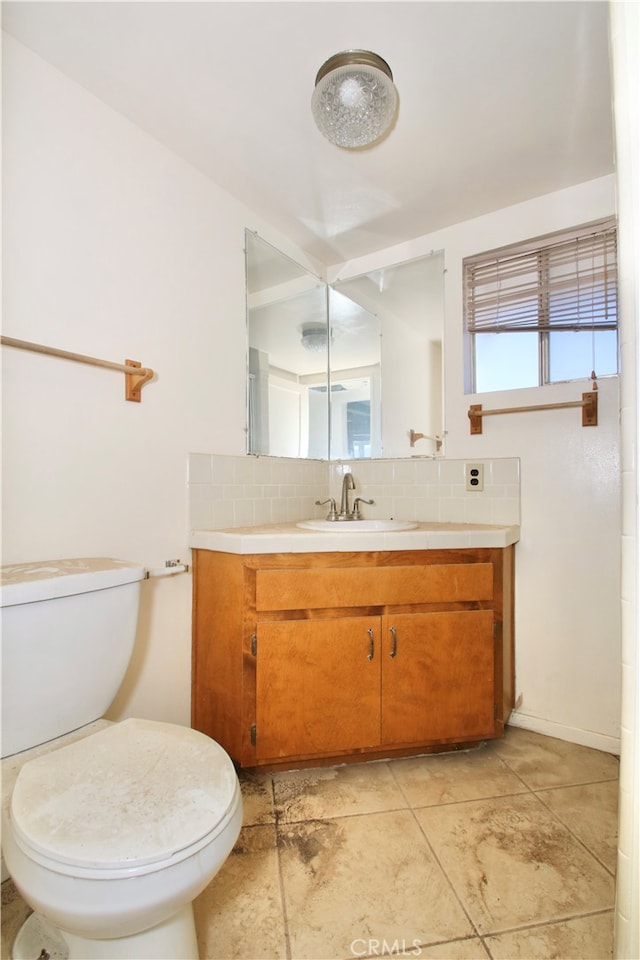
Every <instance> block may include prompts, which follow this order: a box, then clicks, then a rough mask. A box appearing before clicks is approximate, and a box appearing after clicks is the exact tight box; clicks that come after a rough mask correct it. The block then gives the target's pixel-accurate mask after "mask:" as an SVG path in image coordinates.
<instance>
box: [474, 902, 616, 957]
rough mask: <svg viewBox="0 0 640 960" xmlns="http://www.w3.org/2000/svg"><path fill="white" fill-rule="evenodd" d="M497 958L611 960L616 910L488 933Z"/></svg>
mask: <svg viewBox="0 0 640 960" xmlns="http://www.w3.org/2000/svg"><path fill="white" fill-rule="evenodd" d="M486 942H487V946H488V947H489V950H490V951H491V956H492V957H494V960H550V958H553V957H558V958H561V960H608V958H609V957H612V956H613V911H611V912H608V913H604V914H598V915H597V916H592V917H577V918H576V919H574V920H566V921H564V922H563V923H550V924H546V925H545V926H542V927H533V928H529V929H527V930H516V931H512V932H511V933H501V934H500V935H499V936H497V937H487V938H486Z"/></svg>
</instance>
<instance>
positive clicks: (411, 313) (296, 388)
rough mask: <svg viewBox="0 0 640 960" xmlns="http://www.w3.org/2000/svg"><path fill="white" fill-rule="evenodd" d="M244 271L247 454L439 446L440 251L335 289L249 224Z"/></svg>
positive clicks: (383, 451) (373, 452)
mask: <svg viewBox="0 0 640 960" xmlns="http://www.w3.org/2000/svg"><path fill="white" fill-rule="evenodd" d="M246 271H247V325H248V337H249V359H248V390H247V410H248V416H247V420H248V445H247V450H248V452H249V453H253V454H264V455H267V454H268V455H271V456H281V457H303V458H304V457H310V458H315V459H323V460H324V459H327V458H328V457H330V458H332V459H356V458H362V457H391V458H397V457H408V456H412V455H418V456H420V455H426V456H434V455H436V454H440V453H441V452H442V450H441V441H440V438H441V437H442V435H443V432H444V430H443V427H444V424H443V404H442V336H443V328H444V292H443V273H444V256H443V254H442V253H436V254H432V255H430V256H428V257H422V258H420V259H417V260H413V261H410V262H408V263H402V264H397V265H395V266H391V267H385V268H382V269H379V270H375V271H372V272H371V273H368V274H366V275H363V276H359V277H354V278H351V279H347V280H342V281H339V282H337V283H335V284H333V285H332V286H330V287H327V286H326V284H325V283H324V282H323V281H322V280H320V279H319V278H318V277H316V276H314V275H313V274H311V273H309V272H308V271H307V270H305V268H304V267H301V266H300V265H299V264H297V263H295V262H294V261H293V260H290V259H289V258H288V257H286V256H285V255H284V254H282V253H280V251H278V250H276V249H275V248H274V247H272V246H271V245H270V244H268V243H266V242H265V241H264V240H261V239H260V238H259V237H257V236H256V235H255V234H253V233H251V232H250V231H247V232H246ZM383 373H384V384H383V382H382V381H383ZM410 429H415V430H416V431H417V432H419V433H420V434H422V435H424V437H425V439H422V440H420V441H419V443H420V447H419V448H417V449H413V448H411V447H410V445H409V431H410ZM436 438H438V439H436Z"/></svg>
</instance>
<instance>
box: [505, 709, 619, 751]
mask: <svg viewBox="0 0 640 960" xmlns="http://www.w3.org/2000/svg"><path fill="white" fill-rule="evenodd" d="M507 723H508V725H509V726H511V727H521V728H522V729H523V730H532V731H533V732H534V733H541V734H543V735H544V736H545V737H556V739H557V740H567V741H568V742H569V743H579V744H580V745H581V746H583V747H592V748H593V749H594V750H602V751H604V752H605V753H614V754H615V755H616V756H618V757H619V756H620V738H619V737H608V736H606V735H605V734H603V733H595V731H593V730H580V729H578V728H577V727H568V726H566V724H563V723H555V722H554V721H553V720H543V719H542V717H532V716H529V715H528V714H526V713H520V712H517V713H516V712H513V713H511V715H510V717H509V719H508V721H507Z"/></svg>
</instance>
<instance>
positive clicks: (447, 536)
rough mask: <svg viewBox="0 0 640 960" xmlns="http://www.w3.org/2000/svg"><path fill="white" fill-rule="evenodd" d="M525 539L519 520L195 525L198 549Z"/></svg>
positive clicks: (444, 546)
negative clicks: (345, 526) (387, 528)
mask: <svg viewBox="0 0 640 960" xmlns="http://www.w3.org/2000/svg"><path fill="white" fill-rule="evenodd" d="M519 539H520V527H519V526H518V525H517V524H504V525H503V524H490V523H436V522H426V521H424V522H420V523H418V525H417V526H416V527H415V528H414V529H413V530H398V531H393V532H381V531H368V532H367V531H362V532H358V531H357V530H354V531H353V532H351V531H344V530H341V531H338V532H336V533H331V532H328V533H325V532H324V531H323V532H319V531H313V530H304V529H302V528H301V527H298V526H296V524H295V522H293V521H292V522H290V523H270V524H265V525H263V526H255V527H233V528H230V529H226V530H192V531H191V539H190V542H189V546H190V547H191V548H192V549H194V550H217V551H219V552H221V553H330V552H333V551H353V552H355V551H358V550H367V551H369V550H450V549H461V548H464V547H508V546H510V545H511V544H513V543H517V542H518V540H519Z"/></svg>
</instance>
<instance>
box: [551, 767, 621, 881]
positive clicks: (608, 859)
mask: <svg viewBox="0 0 640 960" xmlns="http://www.w3.org/2000/svg"><path fill="white" fill-rule="evenodd" d="M537 796H538V797H539V798H540V799H541V800H542V802H543V803H544V804H546V805H547V806H548V807H549V808H550V809H551V810H553V812H554V813H555V815H556V816H557V817H559V819H560V820H562V822H563V823H564V824H566V826H567V827H569V829H570V830H571V831H572V833H574V834H575V835H576V836H577V837H578V838H579V839H580V840H582V842H583V843H584V845H585V846H586V847H588V848H589V850H591V852H592V853H593V854H595V856H596V857H597V858H598V859H599V860H600V862H601V863H604V865H605V867H606V868H607V869H608V870H610V871H611V873H615V871H616V858H617V847H618V844H617V841H618V781H617V780H607V781H605V782H604V783H585V784H580V785H579V786H575V787H557V788H556V789H555V790H543V791H541V792H540V793H538V794H537Z"/></svg>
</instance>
